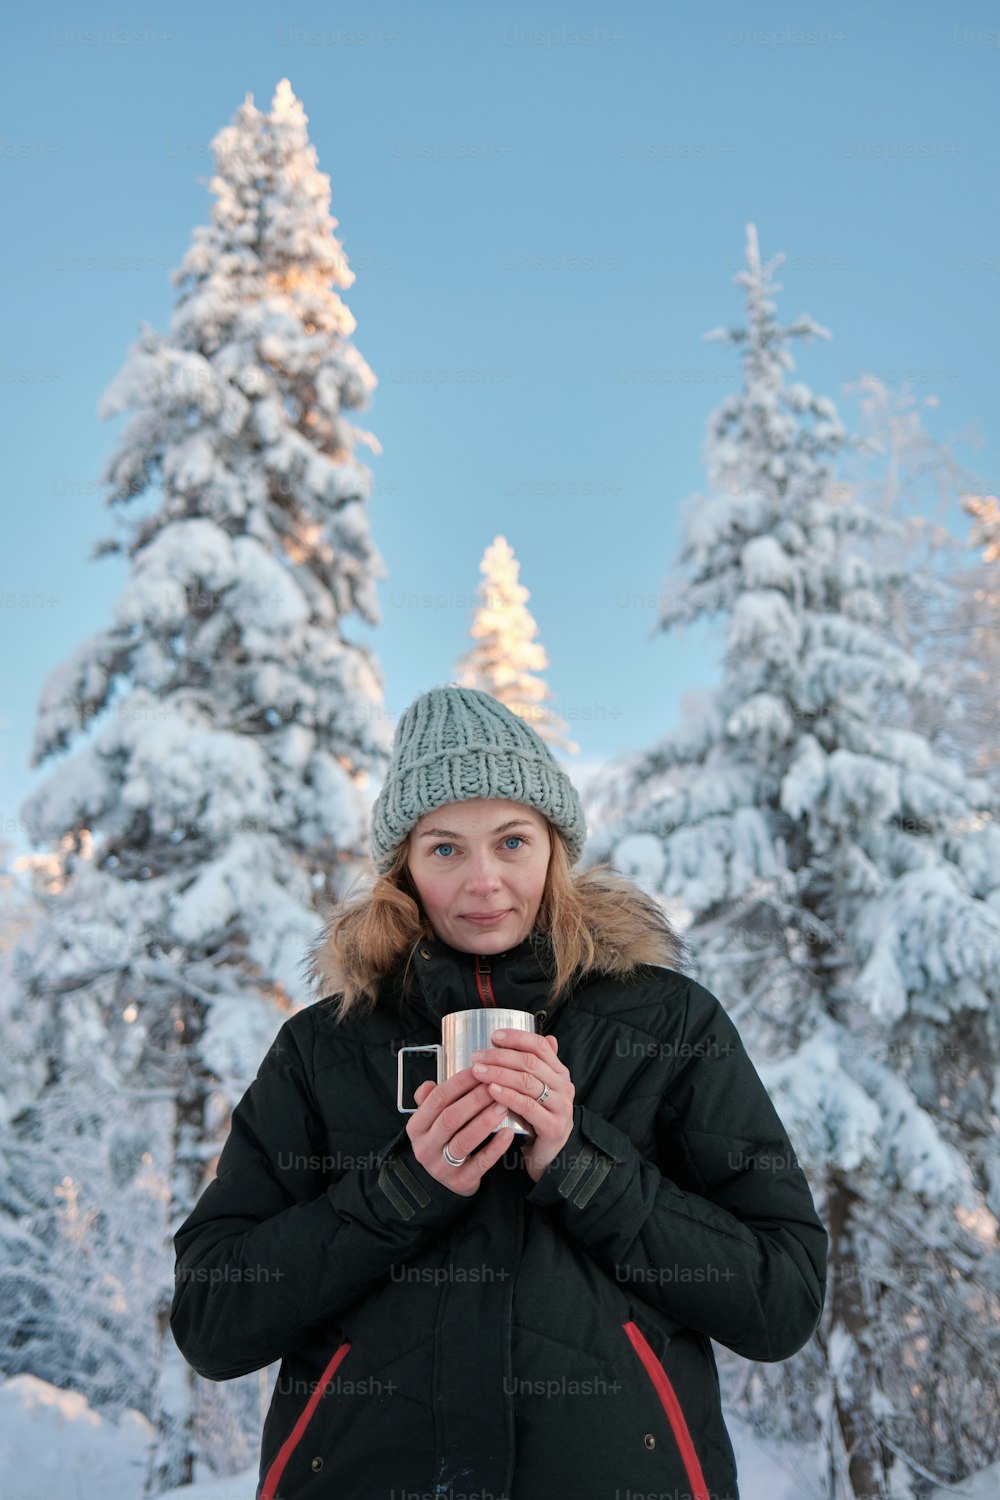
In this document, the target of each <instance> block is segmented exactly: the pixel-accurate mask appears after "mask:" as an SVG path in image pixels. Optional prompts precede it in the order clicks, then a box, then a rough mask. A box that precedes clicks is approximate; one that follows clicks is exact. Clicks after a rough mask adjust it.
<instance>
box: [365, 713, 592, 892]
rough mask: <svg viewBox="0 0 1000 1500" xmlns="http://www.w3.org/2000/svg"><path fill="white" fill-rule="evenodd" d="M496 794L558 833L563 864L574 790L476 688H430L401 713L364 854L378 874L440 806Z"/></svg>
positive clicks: (575, 836) (527, 729)
mask: <svg viewBox="0 0 1000 1500" xmlns="http://www.w3.org/2000/svg"><path fill="white" fill-rule="evenodd" d="M471 797H500V798H503V799H504V800H506V801H510V802H525V803H527V804H528V806H529V807H534V808H537V810H538V811H539V812H540V813H543V814H544V815H545V817H546V818H548V819H549V821H550V822H552V823H554V824H555V826H556V827H557V828H558V829H559V830H560V832H561V833H562V834H563V835H564V836H565V839H566V843H567V847H568V852H569V862H570V864H575V863H576V861H577V860H578V859H579V858H580V855H581V854H582V853H583V846H584V844H585V843H586V839H587V825H586V821H585V819H584V816H583V808H582V807H581V806H580V798H579V797H578V795H577V791H576V788H575V787H574V785H573V783H572V782H571V781H570V779H569V777H568V776H567V775H566V773H565V771H563V770H561V769H560V767H559V766H558V765H557V764H556V761H555V759H554V758H553V756H552V753H551V751H550V750H549V748H548V746H547V745H546V744H545V742H544V740H542V738H541V736H540V735H539V734H538V733H537V732H536V731H535V730H534V729H532V727H531V725H530V724H528V723H526V722H525V720H524V719H522V718H520V717H519V716H518V715H517V714H514V713H511V711H510V709H509V708H506V707H505V706H504V704H502V703H500V702H499V701H498V700H497V699H496V698H494V697H492V696H491V695H490V694H489V693H484V692H481V691H480V690H479V689H478V688H463V687H435V688H431V689H430V691H429V692H426V693H422V694H421V696H420V697H419V698H415V699H414V701H413V702H412V703H411V704H410V706H409V708H407V709H406V710H405V711H404V712H403V713H402V714H401V715H400V719H399V723H398V724H397V725H396V732H395V735H394V736H393V741H392V752H391V756H390V760H389V769H388V771H387V772H386V777H385V781H384V783H383V785H382V788H381V790H380V791H379V794H378V796H377V797H376V799H375V804H374V806H373V808H372V820H371V850H372V858H373V860H374V862H375V868H376V870H377V871H378V873H379V874H380V875H384V874H385V872H386V871H387V870H388V868H389V866H390V865H391V864H392V860H393V856H394V854H395V851H396V846H397V844H400V843H401V842H402V840H403V839H404V838H405V837H406V835H407V834H408V833H409V831H410V829H411V828H412V827H413V826H414V824H415V823H416V822H417V821H418V819H420V818H421V817H423V815H424V813H427V812H432V811H433V809H434V808H435V807H442V806H443V805H444V804H445V803H446V802H464V801H467V800H468V799H469V798H471Z"/></svg>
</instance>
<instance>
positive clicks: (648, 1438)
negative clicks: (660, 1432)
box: [643, 1432, 656, 1448]
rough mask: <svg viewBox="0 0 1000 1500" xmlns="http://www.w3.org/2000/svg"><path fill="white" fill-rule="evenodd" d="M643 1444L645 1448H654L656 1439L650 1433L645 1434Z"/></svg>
mask: <svg viewBox="0 0 1000 1500" xmlns="http://www.w3.org/2000/svg"><path fill="white" fill-rule="evenodd" d="M643 1442H644V1443H645V1444H646V1447H647V1448H655V1447H656V1439H655V1437H654V1436H653V1434H652V1433H651V1432H647V1433H646V1436H645V1437H644V1438H643Z"/></svg>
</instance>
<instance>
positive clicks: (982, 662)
mask: <svg viewBox="0 0 1000 1500" xmlns="http://www.w3.org/2000/svg"><path fill="white" fill-rule="evenodd" d="M962 504H963V509H964V510H965V512H966V514H967V515H968V516H969V517H970V518H971V521H972V526H971V533H970V536H969V538H968V546H969V547H973V548H975V549H976V550H977V553H978V556H977V558H976V562H975V564H974V565H973V566H972V567H971V568H967V569H965V570H964V571H963V573H962V574H961V575H960V577H959V579H958V602H957V604H956V607H955V610H954V613H953V617H952V621H951V624H952V631H953V635H958V634H959V633H961V636H962V642H963V645H964V646H965V649H964V650H963V651H962V652H961V653H959V654H958V655H957V660H956V655H955V653H953V655H952V661H953V663H954V664H955V665H954V668H953V670H954V669H957V671H958V673H959V682H960V687H961V690H962V692H963V697H964V699H965V702H966V711H965V713H964V715H963V716H962V720H961V723H960V726H959V731H958V732H959V733H960V734H961V735H962V739H963V743H965V744H966V745H968V747H969V753H970V755H971V756H972V758H973V759H974V763H975V765H976V768H977V769H978V770H980V771H981V773H982V775H984V776H986V777H987V778H988V779H989V780H990V783H991V785H992V786H993V789H994V798H995V801H996V802H997V804H998V811H1000V685H998V684H1000V628H998V627H1000V505H998V503H997V497H996V496H995V495H982V494H980V495H976V494H966V495H965V496H964V497H963V501H962Z"/></svg>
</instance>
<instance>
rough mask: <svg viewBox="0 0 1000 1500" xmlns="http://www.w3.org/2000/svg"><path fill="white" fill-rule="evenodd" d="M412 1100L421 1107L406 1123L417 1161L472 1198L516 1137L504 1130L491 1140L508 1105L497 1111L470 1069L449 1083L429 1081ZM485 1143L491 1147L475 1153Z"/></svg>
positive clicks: (456, 1191)
mask: <svg viewBox="0 0 1000 1500" xmlns="http://www.w3.org/2000/svg"><path fill="white" fill-rule="evenodd" d="M539 1092H541V1091H540V1090H539ZM413 1097H414V1099H415V1100H416V1101H417V1108H416V1109H415V1110H414V1112H413V1114H412V1115H410V1118H409V1119H408V1120H407V1122H406V1133H407V1135H408V1136H409V1137H410V1145H411V1146H412V1147H413V1154H414V1156H415V1157H416V1158H417V1161H418V1162H419V1163H420V1165H421V1166H422V1167H423V1169H424V1171H425V1172H429V1173H430V1174H431V1176H432V1177H434V1178H436V1179H437V1181H438V1182H440V1183H442V1184H443V1185H444V1186H445V1187H446V1188H450V1189H451V1191H452V1192H453V1193H458V1195H459V1196H460V1197H462V1198H471V1197H472V1195H473V1193H475V1191H476V1189H477V1188H478V1187H479V1181H480V1178H481V1177H482V1176H483V1174H484V1172H488V1171H489V1169H490V1167H492V1166H493V1165H494V1163H495V1162H498V1161H499V1160H500V1158H501V1156H503V1154H504V1152H505V1151H506V1150H507V1147H508V1146H509V1145H510V1143H511V1141H512V1140H513V1138H514V1132H513V1130H510V1129H506V1128H505V1129H503V1130H497V1131H496V1134H495V1135H493V1136H492V1139H490V1140H488V1141H487V1137H489V1136H490V1135H491V1133H492V1132H493V1130H494V1128H495V1126H496V1123H497V1120H499V1119H500V1118H501V1117H502V1116H503V1115H504V1114H505V1113H506V1106H501V1107H500V1108H497V1103H496V1100H495V1098H494V1097H493V1095H492V1094H491V1093H490V1091H489V1089H488V1088H487V1087H486V1085H485V1084H484V1083H480V1082H479V1081H478V1079H476V1078H475V1077H474V1076H473V1074H472V1070H471V1068H461V1069H460V1070H459V1071H458V1072H457V1073H453V1074H452V1075H451V1077H450V1078H446V1079H445V1081H444V1083H432V1082H431V1081H430V1079H425V1080H424V1082H423V1083H422V1084H420V1085H419V1086H418V1087H417V1088H416V1089H415V1090H414V1092H413ZM483 1141H487V1144H486V1145H485V1146H483V1148H482V1150H481V1151H476V1147H477V1146H478V1145H480V1144H481V1142H483ZM445 1146H447V1147H448V1150H449V1151H450V1152H451V1154H452V1156H455V1157H464V1158H465V1160H464V1162H462V1164H461V1166H458V1167H453V1166H452V1165H451V1163H450V1162H448V1161H446V1159H445V1155H444V1148H445ZM473 1152H475V1155H473V1154H472V1153H473Z"/></svg>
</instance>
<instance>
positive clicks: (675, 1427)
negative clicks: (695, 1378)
mask: <svg viewBox="0 0 1000 1500" xmlns="http://www.w3.org/2000/svg"><path fill="white" fill-rule="evenodd" d="M622 1327H623V1328H624V1330H625V1332H626V1334H627V1335H628V1337H629V1341H630V1342H631V1344H632V1347H633V1349H634V1350H635V1352H636V1354H638V1356H639V1358H640V1359H641V1360H642V1363H643V1366H644V1368H645V1371H646V1374H647V1375H648V1376H649V1378H650V1380H651V1381H652V1382H653V1387H654V1389H655V1391H656V1394H657V1395H658V1396H659V1398H660V1401H661V1403H662V1406H663V1410H664V1411H665V1412H666V1414H667V1421H668V1422H669V1423H670V1430H671V1432H672V1433H673V1435H674V1441H675V1442H676V1444H677V1446H678V1448H679V1449H680V1453H681V1458H682V1460H683V1462H684V1471H685V1473H686V1474H687V1480H688V1484H689V1486H690V1489H691V1500H709V1496H708V1486H707V1485H706V1483H705V1476H704V1475H703V1474H702V1472H701V1464H700V1463H699V1462H698V1455H697V1453H696V1452H695V1447H694V1443H693V1442H692V1440H691V1432H690V1430H689V1428H688V1424H687V1422H686V1421H685V1420H684V1413H683V1411H682V1410H681V1403H680V1402H679V1401H678V1399H677V1392H676V1391H675V1390H674V1388H673V1386H672V1385H671V1383H670V1381H669V1379H668V1377H667V1372H666V1370H665V1369H664V1368H663V1366H662V1365H661V1364H660V1361H659V1360H658V1359H657V1357H656V1355H655V1353H654V1352H653V1350H652V1348H651V1347H650V1345H649V1343H648V1341H647V1340H646V1339H645V1338H644V1337H643V1335H642V1333H640V1331H639V1329H638V1327H637V1326H636V1324H635V1323H633V1322H632V1320H631V1318H630V1319H629V1321H628V1322H627V1323H623V1324H622Z"/></svg>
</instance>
